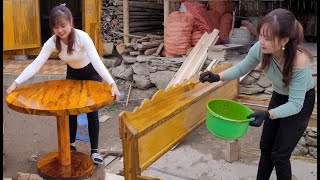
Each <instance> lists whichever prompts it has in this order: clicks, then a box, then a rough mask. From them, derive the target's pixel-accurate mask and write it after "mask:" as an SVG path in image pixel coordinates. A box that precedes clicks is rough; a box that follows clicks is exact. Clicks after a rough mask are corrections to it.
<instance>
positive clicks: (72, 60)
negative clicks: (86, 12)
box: [15, 29, 114, 84]
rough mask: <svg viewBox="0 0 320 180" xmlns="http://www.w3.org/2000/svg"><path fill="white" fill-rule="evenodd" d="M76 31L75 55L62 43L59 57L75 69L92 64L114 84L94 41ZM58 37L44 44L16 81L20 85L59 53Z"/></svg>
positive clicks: (102, 75)
mask: <svg viewBox="0 0 320 180" xmlns="http://www.w3.org/2000/svg"><path fill="white" fill-rule="evenodd" d="M74 30H75V42H74V46H73V49H74V51H73V53H72V54H71V55H69V54H68V53H67V49H68V45H66V44H64V43H63V42H62V41H60V43H61V52H60V53H59V57H60V59H61V60H62V61H65V62H66V63H67V64H68V65H69V66H70V67H72V68H74V69H81V68H83V67H85V66H87V65H88V64H89V63H90V62H91V64H92V66H93V67H94V69H95V70H96V71H97V73H98V74H99V75H100V76H101V77H102V78H103V79H104V80H105V81H106V82H107V83H108V84H112V83H114V80H113V78H112V77H111V75H110V73H109V71H108V70H107V68H106V67H105V66H104V64H103V63H102V61H101V59H100V57H99V54H98V52H97V50H96V48H95V46H94V43H93V41H92V40H91V38H90V36H89V35H88V34H87V33H86V32H84V31H82V30H79V29H74ZM56 37H57V36H56V35H53V36H52V37H50V38H49V39H48V40H47V42H45V43H44V45H43V47H42V49H41V51H40V53H39V55H38V56H37V57H36V59H35V60H34V61H33V62H32V63H31V64H29V65H28V66H27V67H26V69H24V70H23V72H22V73H21V74H20V75H19V76H18V78H17V79H16V80H15V81H16V82H17V83H18V84H21V83H23V82H24V81H26V80H28V79H29V78H31V77H32V76H33V75H34V74H36V73H37V72H38V71H39V70H40V68H41V67H42V65H43V64H44V63H45V62H46V61H47V60H48V58H49V57H50V55H51V53H52V52H58V51H57V49H56V46H55V41H56Z"/></svg>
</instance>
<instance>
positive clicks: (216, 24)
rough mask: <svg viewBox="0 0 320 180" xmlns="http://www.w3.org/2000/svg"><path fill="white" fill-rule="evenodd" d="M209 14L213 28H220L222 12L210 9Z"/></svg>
mask: <svg viewBox="0 0 320 180" xmlns="http://www.w3.org/2000/svg"><path fill="white" fill-rule="evenodd" d="M208 16H209V19H210V25H211V29H212V30H214V29H219V28H220V19H221V14H220V13H218V12H217V11H208Z"/></svg>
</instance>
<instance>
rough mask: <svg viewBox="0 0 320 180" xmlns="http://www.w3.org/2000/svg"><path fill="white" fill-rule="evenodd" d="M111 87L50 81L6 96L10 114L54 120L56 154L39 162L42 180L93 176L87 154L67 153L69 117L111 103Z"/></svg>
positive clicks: (22, 87) (102, 84)
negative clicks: (52, 117) (11, 111)
mask: <svg viewBox="0 0 320 180" xmlns="http://www.w3.org/2000/svg"><path fill="white" fill-rule="evenodd" d="M110 90H111V86H110V85H108V84H106V83H102V82H97V81H91V80H52V81H44V82H38V83H33V84H28V85H24V86H21V87H18V88H16V89H15V90H14V91H13V92H12V93H10V94H8V96H7V97H6V102H7V105H8V107H9V108H11V109H12V110H14V111H17V112H20V113H25V114H32V115H45V116H56V117H57V131H58V133H57V135H58V152H52V153H49V154H48V155H45V156H44V157H42V158H41V159H39V161H38V163H37V168H38V172H39V174H40V176H42V177H43V178H44V179H84V178H87V177H88V176H91V175H92V173H93V161H92V159H91V158H90V156H89V155H87V154H84V153H81V152H75V151H72V152H70V134H69V115H77V114H82V113H88V112H92V111H95V110H98V109H100V108H102V107H104V106H107V105H109V104H111V103H112V102H113V101H114V100H115V97H112V96H111V91H110Z"/></svg>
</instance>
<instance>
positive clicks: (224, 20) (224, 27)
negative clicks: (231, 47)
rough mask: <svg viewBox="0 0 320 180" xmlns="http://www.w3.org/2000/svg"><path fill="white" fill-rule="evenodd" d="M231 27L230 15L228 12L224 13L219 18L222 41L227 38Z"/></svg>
mask: <svg viewBox="0 0 320 180" xmlns="http://www.w3.org/2000/svg"><path fill="white" fill-rule="evenodd" d="M231 28H232V15H231V14H230V13H227V14H224V15H223V16H222V17H221V19H220V33H219V36H220V39H221V40H222V41H225V40H228V39H229V33H230V31H231Z"/></svg>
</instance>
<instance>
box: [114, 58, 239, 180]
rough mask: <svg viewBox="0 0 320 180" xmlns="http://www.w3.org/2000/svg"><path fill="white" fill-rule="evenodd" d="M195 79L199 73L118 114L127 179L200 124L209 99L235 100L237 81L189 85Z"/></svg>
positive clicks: (133, 177)
mask: <svg viewBox="0 0 320 180" xmlns="http://www.w3.org/2000/svg"><path fill="white" fill-rule="evenodd" d="M228 67H231V64H222V65H218V66H216V67H215V69H213V70H211V71H212V72H214V73H219V72H221V71H223V70H225V69H227V68H228ZM198 77H199V75H198V74H197V75H194V76H192V77H191V78H190V79H188V80H185V81H183V83H181V84H178V85H176V86H174V87H170V88H169V89H168V90H159V91H157V92H156V93H155V94H154V96H153V97H152V98H151V99H145V100H144V101H143V102H142V103H141V105H140V106H139V107H136V108H135V109H134V111H133V112H127V111H124V112H121V114H120V134H121V139H122V146H123V157H124V174H125V178H126V179H128V180H135V179H137V177H140V175H141V172H142V171H143V170H145V169H146V168H147V167H148V166H150V165H151V164H152V163H153V162H155V161H156V160H157V159H159V158H160V157H161V156H162V155H164V154H165V153H166V152H168V151H169V150H170V149H171V148H172V147H173V146H174V145H175V144H177V143H178V142H180V141H181V139H183V138H184V137H185V136H186V135H188V134H189V133H191V132H192V131H193V130H194V129H195V128H197V127H198V126H199V125H200V124H201V123H203V122H204V120H205V117H206V113H207V109H206V103H207V101H208V100H210V99H214V98H225V99H233V100H236V99H237V97H238V92H239V80H232V81H228V82H219V83H198V84H197V85H191V84H190V80H194V79H198ZM185 94H188V96H184V95H185ZM181 97H184V98H181ZM140 178H141V177H140Z"/></svg>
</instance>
